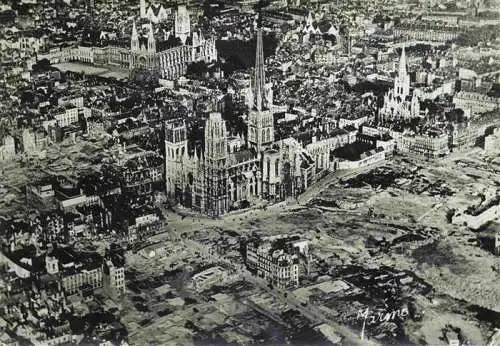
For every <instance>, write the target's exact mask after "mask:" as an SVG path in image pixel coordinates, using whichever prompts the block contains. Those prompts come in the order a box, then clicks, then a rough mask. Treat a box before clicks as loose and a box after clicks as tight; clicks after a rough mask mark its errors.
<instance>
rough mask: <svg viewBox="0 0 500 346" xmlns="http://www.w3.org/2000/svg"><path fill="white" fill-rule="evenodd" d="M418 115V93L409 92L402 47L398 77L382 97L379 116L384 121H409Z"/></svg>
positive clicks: (408, 78) (404, 55) (404, 53)
mask: <svg viewBox="0 0 500 346" xmlns="http://www.w3.org/2000/svg"><path fill="white" fill-rule="evenodd" d="M419 114H420V102H419V99H418V93H417V90H414V91H413V93H411V92H410V75H409V74H408V71H407V69H406V52H405V48H404V47H403V50H402V52H401V57H400V60H399V70H398V75H397V76H396V77H395V78H394V87H393V88H392V89H391V90H389V91H388V92H387V93H386V94H385V95H384V105H383V107H382V108H381V109H380V112H379V115H380V118H381V120H382V121H384V120H388V119H393V118H403V119H409V118H414V117H418V116H419Z"/></svg>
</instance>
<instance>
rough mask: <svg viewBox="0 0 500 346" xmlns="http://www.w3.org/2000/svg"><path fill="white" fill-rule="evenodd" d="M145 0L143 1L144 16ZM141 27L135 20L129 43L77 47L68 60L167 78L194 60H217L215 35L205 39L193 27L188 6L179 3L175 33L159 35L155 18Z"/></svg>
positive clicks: (185, 68) (181, 71) (173, 76)
mask: <svg viewBox="0 0 500 346" xmlns="http://www.w3.org/2000/svg"><path fill="white" fill-rule="evenodd" d="M143 3H144V1H143V0H141V17H143V16H142V14H143V13H142V12H143V11H142V8H143ZM146 18H147V16H146ZM140 29H142V31H145V33H144V34H143V33H140V32H139V30H138V28H137V26H136V23H135V21H134V23H133V24H132V33H131V36H130V45H129V46H121V45H120V46H116V45H109V46H106V47H75V48H72V49H70V50H69V51H68V54H67V56H66V57H65V59H66V60H69V61H82V62H87V63H88V62H90V63H92V64H93V65H95V66H111V65H112V66H118V67H121V68H123V69H128V70H130V71H134V70H142V71H149V72H150V73H152V74H153V75H155V76H157V77H158V78H164V79H175V78H178V77H180V76H182V75H184V74H185V73H186V71H187V66H188V65H189V64H190V63H192V62H198V61H205V62H207V63H210V62H213V61H216V60H217V49H216V46H215V38H213V37H210V38H205V37H204V35H203V33H202V32H201V31H200V30H193V31H192V30H191V23H190V19H189V12H188V10H187V9H186V7H185V6H179V8H178V10H177V12H176V15H175V23H174V32H173V33H170V34H169V35H166V34H164V35H158V33H159V32H155V25H154V21H150V22H149V23H147V24H143V25H142V26H141V27H140Z"/></svg>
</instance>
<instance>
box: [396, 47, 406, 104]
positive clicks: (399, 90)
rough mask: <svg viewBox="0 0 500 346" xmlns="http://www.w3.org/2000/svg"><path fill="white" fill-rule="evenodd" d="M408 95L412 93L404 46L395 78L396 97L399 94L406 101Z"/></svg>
mask: <svg viewBox="0 0 500 346" xmlns="http://www.w3.org/2000/svg"><path fill="white" fill-rule="evenodd" d="M408 95H410V75H409V74H408V71H407V69H406V52H405V47H404V46H403V50H402V51H401V57H400V59H399V69H398V75H397V77H396V78H394V97H396V98H397V97H398V96H399V97H400V98H401V100H403V101H404V100H405V99H406V97H407V96H408Z"/></svg>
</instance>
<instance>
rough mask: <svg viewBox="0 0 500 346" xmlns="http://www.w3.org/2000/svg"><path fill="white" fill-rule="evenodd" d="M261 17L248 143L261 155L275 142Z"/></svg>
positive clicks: (252, 88) (250, 97) (251, 88)
mask: <svg viewBox="0 0 500 346" xmlns="http://www.w3.org/2000/svg"><path fill="white" fill-rule="evenodd" d="M260 22H261V15H260V14H259V22H258V25H257V49H256V53H255V69H254V72H253V76H252V77H251V78H252V79H251V81H250V92H249V95H248V97H249V107H250V114H249V121H248V143H249V144H250V146H251V147H252V148H255V150H256V151H257V153H260V152H261V151H262V150H263V149H265V147H266V146H269V145H270V144H271V143H273V142H274V118H273V114H272V112H271V110H269V106H270V105H269V104H268V103H269V101H268V94H267V92H266V86H265V83H266V76H265V74H264V47H263V41H262V27H261V23H260Z"/></svg>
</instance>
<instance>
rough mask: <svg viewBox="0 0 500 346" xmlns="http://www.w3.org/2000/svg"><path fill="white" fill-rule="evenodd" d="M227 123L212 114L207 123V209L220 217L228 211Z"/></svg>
mask: <svg viewBox="0 0 500 346" xmlns="http://www.w3.org/2000/svg"><path fill="white" fill-rule="evenodd" d="M227 137H228V135H227V128H226V122H225V121H224V120H223V119H222V116H221V114H220V113H216V112H213V113H210V116H209V118H208V119H207V122H206V123H205V172H204V173H205V180H206V186H205V188H206V201H205V209H206V211H207V213H208V215H210V216H212V217H218V216H219V215H222V214H224V213H226V212H227V211H228V208H229V205H228V195H227V194H228V179H229V178H228V171H227V164H228V150H227V148H228V147H227Z"/></svg>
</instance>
